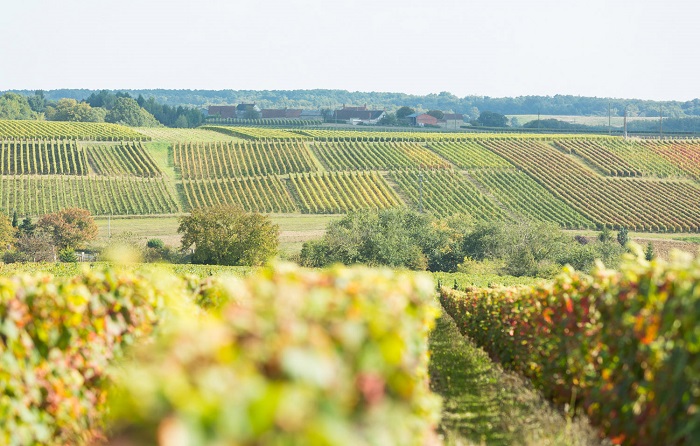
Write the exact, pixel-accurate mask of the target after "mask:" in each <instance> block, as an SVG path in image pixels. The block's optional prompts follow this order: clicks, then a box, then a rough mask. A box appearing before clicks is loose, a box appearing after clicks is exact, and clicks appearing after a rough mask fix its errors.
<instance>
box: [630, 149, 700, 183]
mask: <svg viewBox="0 0 700 446" xmlns="http://www.w3.org/2000/svg"><path fill="white" fill-rule="evenodd" d="M642 145H643V146H645V147H646V148H648V149H649V150H651V151H653V152H655V153H658V154H659V155H661V156H662V157H664V158H666V159H667V160H668V161H669V162H670V163H672V164H673V165H674V166H676V167H678V168H679V169H680V170H682V171H683V172H684V173H686V174H687V175H688V176H689V177H691V178H694V179H696V180H700V141H699V140H697V139H694V140H688V141H644V143H643V144H642Z"/></svg>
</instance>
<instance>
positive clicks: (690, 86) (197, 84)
mask: <svg viewBox="0 0 700 446" xmlns="http://www.w3.org/2000/svg"><path fill="white" fill-rule="evenodd" d="M0 5H1V6H0V42H1V43H0V90H7V89H46V90H48V89H55V88H90V89H100V88H109V89H119V88H132V89H137V88H185V89H234V90H239V89H255V90H262V89H275V90H286V89H314V88H334V89H335V88H337V89H344V90H351V91H356V90H359V91H391V92H405V93H416V94H426V93H438V92H441V91H449V92H452V93H454V94H456V95H458V96H460V97H461V96H466V95H470V94H476V95H486V96H494V97H499V96H517V95H540V94H541V95H554V94H574V95H581V96H599V97H600V96H606V97H608V96H609V97H624V98H632V97H634V98H644V99H677V100H687V99H692V98H696V97H700V57H699V56H700V26H698V24H697V22H698V19H699V18H700V1H698V0H664V1H661V0H653V1H652V0H576V1H573V0H527V1H526V0H480V1H471V0H462V1H456V0H454V1H453V0H388V1H387V0H347V1H339V2H336V1H331V0H325V1H324V0H258V1H249V0H229V1H223V0H188V1H183V0H167V1H164V0H0Z"/></svg>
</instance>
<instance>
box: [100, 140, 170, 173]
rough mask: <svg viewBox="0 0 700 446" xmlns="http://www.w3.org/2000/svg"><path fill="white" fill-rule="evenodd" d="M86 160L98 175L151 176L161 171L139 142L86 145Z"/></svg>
mask: <svg viewBox="0 0 700 446" xmlns="http://www.w3.org/2000/svg"><path fill="white" fill-rule="evenodd" d="M87 154H88V161H89V162H90V164H91V165H92V167H93V169H94V170H95V172H96V173H97V174H98V175H105V176H123V175H134V176H138V177H146V178H152V177H157V176H161V175H162V172H161V171H160V169H159V168H158V166H157V165H156V163H155V161H153V158H152V157H151V155H149V154H148V152H147V151H146V149H145V148H144V147H143V144H141V143H140V142H122V143H121V144H118V145H107V144H94V145H89V146H87Z"/></svg>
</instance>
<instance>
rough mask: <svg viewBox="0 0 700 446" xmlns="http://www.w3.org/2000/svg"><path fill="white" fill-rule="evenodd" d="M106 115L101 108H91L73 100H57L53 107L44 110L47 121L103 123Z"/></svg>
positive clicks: (85, 103) (84, 103)
mask: <svg viewBox="0 0 700 446" xmlns="http://www.w3.org/2000/svg"><path fill="white" fill-rule="evenodd" d="M106 114H107V111H106V110H105V109H103V108H93V107H91V106H90V104H88V103H87V102H78V101H76V100H75V99H59V101H58V102H57V103H56V106H55V107H47V108H46V119H48V120H49V121H75V122H104V120H105V115H106Z"/></svg>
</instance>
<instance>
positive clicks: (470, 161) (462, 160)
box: [428, 140, 513, 169]
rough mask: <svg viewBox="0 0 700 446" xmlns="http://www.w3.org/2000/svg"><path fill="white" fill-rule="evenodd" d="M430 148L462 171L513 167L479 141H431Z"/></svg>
mask: <svg viewBox="0 0 700 446" xmlns="http://www.w3.org/2000/svg"><path fill="white" fill-rule="evenodd" d="M428 148H429V149H430V150H432V151H434V152H436V153H438V154H440V156H442V157H443V158H445V159H447V160H449V161H450V162H452V163H453V164H455V165H456V166H458V167H460V168H462V169H480V168H494V167H495V168H499V167H500V168H508V167H513V166H512V165H511V164H510V163H509V162H508V161H506V160H504V159H503V158H501V157H500V156H498V155H496V154H495V153H493V152H491V151H490V150H488V149H485V148H484V147H482V146H481V145H480V144H479V143H478V142H477V141H468V140H463V141H430V142H429V143H428Z"/></svg>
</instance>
